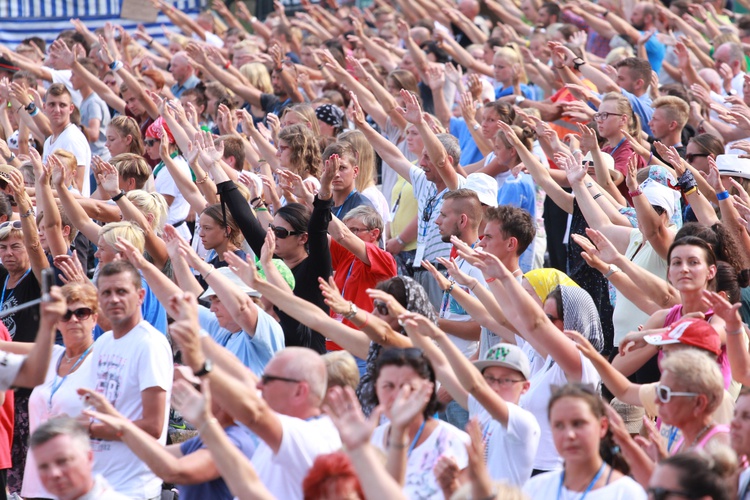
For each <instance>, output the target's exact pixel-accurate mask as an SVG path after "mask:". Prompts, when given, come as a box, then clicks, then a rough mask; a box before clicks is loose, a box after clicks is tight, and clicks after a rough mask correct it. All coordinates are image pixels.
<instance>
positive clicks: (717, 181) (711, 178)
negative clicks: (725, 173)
mask: <svg viewBox="0 0 750 500" xmlns="http://www.w3.org/2000/svg"><path fill="white" fill-rule="evenodd" d="M701 174H702V175H703V177H705V178H706V181H708V183H709V184H710V185H711V188H713V190H714V191H715V192H717V193H721V192H722V191H724V185H723V184H722V183H721V174H719V167H718V166H717V165H716V160H714V159H713V158H711V157H710V156H709V157H708V174H706V173H705V172H701Z"/></svg>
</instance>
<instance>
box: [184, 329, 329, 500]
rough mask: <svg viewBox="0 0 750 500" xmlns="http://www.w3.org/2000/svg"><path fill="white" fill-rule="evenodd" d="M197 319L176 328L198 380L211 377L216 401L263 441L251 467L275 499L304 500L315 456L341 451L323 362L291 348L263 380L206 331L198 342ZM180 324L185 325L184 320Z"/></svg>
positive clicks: (277, 357) (271, 365) (271, 363)
mask: <svg viewBox="0 0 750 500" xmlns="http://www.w3.org/2000/svg"><path fill="white" fill-rule="evenodd" d="M194 321H195V324H194V325H193V326H191V327H190V328H179V330H178V329H177V328H175V330H174V331H175V333H174V336H173V337H174V338H175V340H176V341H177V342H178V343H179V345H180V348H181V352H182V355H183V361H184V362H185V363H186V364H187V365H188V366H190V368H192V369H193V373H194V374H195V375H196V376H198V377H204V378H208V379H209V380H210V382H211V393H212V395H213V396H212V397H215V398H217V399H218V400H221V401H222V402H224V403H226V409H227V411H228V412H229V413H230V415H231V416H232V417H233V418H234V419H235V421H237V422H239V423H241V424H243V425H245V426H247V427H248V428H249V429H250V430H251V431H253V432H254V433H255V434H256V435H257V436H258V437H259V438H260V439H261V443H260V444H259V445H258V449H257V450H256V451H255V454H254V455H253V459H252V463H253V467H254V468H255V470H256V471H257V473H258V476H259V478H260V480H261V481H262V482H263V484H264V485H265V486H266V487H267V488H268V490H269V491H270V492H271V493H272V495H273V496H274V497H275V498H283V499H285V500H302V498H303V494H302V481H303V480H304V478H305V476H307V473H308V471H309V470H310V467H311V466H312V464H313V462H314V461H315V458H316V457H317V456H318V455H322V454H326V453H332V452H334V451H336V450H339V449H340V448H341V438H340V437H339V434H338V431H337V430H336V428H335V427H334V425H333V422H331V419H330V418H328V417H327V416H326V415H324V414H323V412H322V411H321V409H320V407H321V404H322V403H323V398H324V397H325V393H326V386H327V383H328V374H327V372H326V366H325V363H324V362H323V359H322V358H321V357H320V355H318V353H316V352H315V351H313V350H312V349H307V348H305V347H287V348H286V349H284V350H282V351H280V352H278V353H276V355H275V356H274V357H273V358H272V359H271V361H269V362H268V364H267V365H266V369H265V371H264V373H263V376H262V377H261V378H260V380H258V378H257V377H256V376H255V375H253V373H252V372H251V371H250V370H248V369H247V368H246V367H245V366H243V365H242V364H241V363H240V362H239V360H237V358H236V357H235V356H234V355H233V354H231V353H230V352H229V351H227V350H226V349H224V348H222V347H220V346H219V345H218V344H216V342H214V341H213V339H211V337H210V336H209V335H208V334H207V333H206V332H201V338H200V340H199V339H198V338H196V337H197V336H198V333H197V332H198V323H197V317H196V318H195V320H194ZM177 323H180V324H179V325H177V327H181V323H182V321H178V322H177ZM180 332H182V333H180ZM184 336H188V337H191V338H190V339H188V341H186V340H184V339H183V337H184ZM260 391H262V397H261V392H260Z"/></svg>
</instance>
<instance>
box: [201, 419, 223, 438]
mask: <svg viewBox="0 0 750 500" xmlns="http://www.w3.org/2000/svg"><path fill="white" fill-rule="evenodd" d="M218 423H219V421H218V420H217V419H216V417H211V418H209V419H208V420H206V421H205V422H203V423H202V424H201V426H200V427H199V428H198V433H199V434H203V432H204V431H205V430H206V427H208V426H209V425H212V424H218Z"/></svg>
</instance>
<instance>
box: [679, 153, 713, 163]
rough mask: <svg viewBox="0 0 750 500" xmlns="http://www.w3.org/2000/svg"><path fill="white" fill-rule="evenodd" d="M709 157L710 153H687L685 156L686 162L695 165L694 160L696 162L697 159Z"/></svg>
mask: <svg viewBox="0 0 750 500" xmlns="http://www.w3.org/2000/svg"><path fill="white" fill-rule="evenodd" d="M708 155H709V154H708V153H687V154H686V155H685V161H686V162H688V163H693V160H695V159H696V158H705V157H707V156H708Z"/></svg>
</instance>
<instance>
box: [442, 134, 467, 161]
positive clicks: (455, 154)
mask: <svg viewBox="0 0 750 500" xmlns="http://www.w3.org/2000/svg"><path fill="white" fill-rule="evenodd" d="M437 138H438V139H439V140H440V144H442V145H443V147H444V148H445V152H446V153H448V156H450V157H451V158H452V159H453V168H456V167H458V161H459V160H460V159H461V146H459V145H458V138H457V137H456V136H455V135H451V134H438V135H437Z"/></svg>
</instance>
